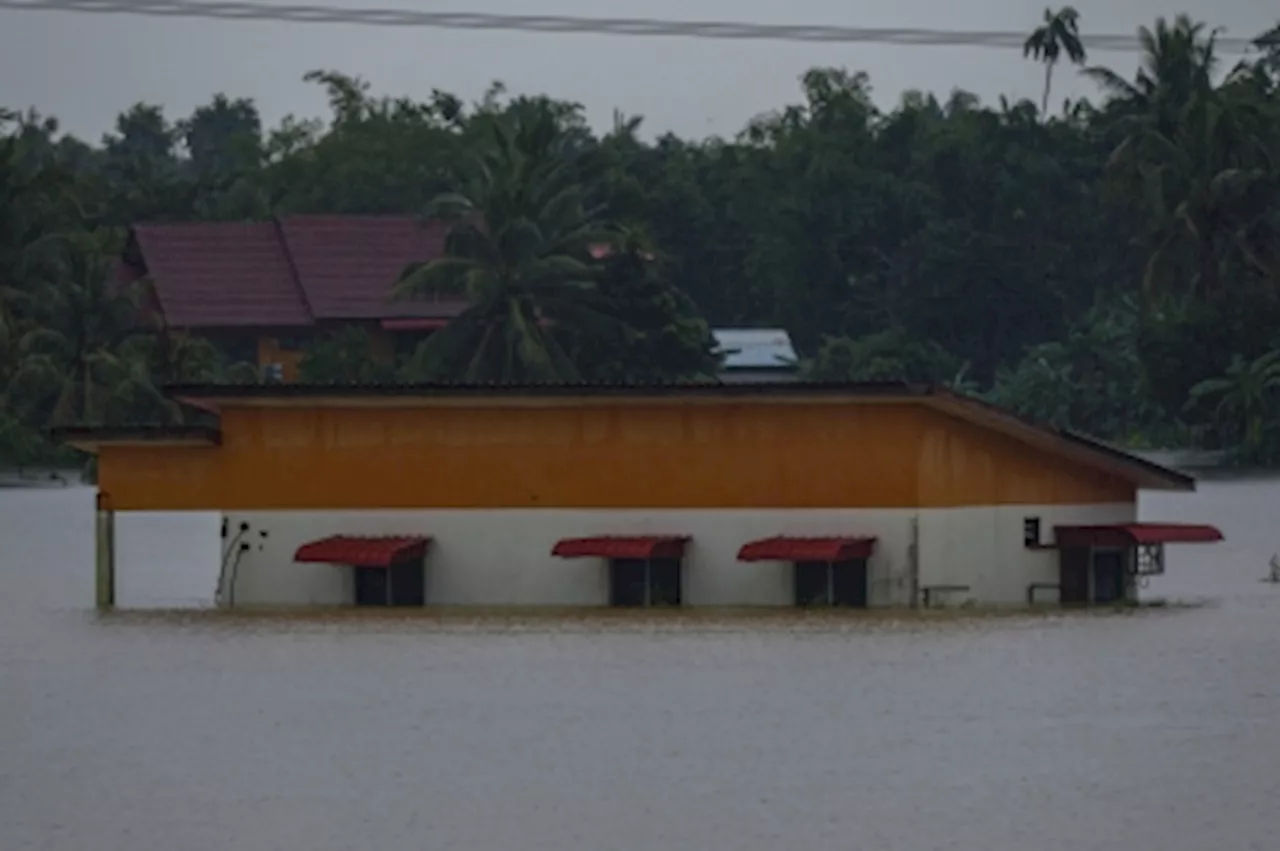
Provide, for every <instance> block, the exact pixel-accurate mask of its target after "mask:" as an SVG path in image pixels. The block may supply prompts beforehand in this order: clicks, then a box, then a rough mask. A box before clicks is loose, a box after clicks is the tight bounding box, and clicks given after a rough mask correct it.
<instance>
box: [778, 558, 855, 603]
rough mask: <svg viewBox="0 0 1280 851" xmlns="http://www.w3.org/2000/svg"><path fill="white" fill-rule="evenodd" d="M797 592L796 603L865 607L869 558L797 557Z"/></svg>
mask: <svg viewBox="0 0 1280 851" xmlns="http://www.w3.org/2000/svg"><path fill="white" fill-rule="evenodd" d="M795 594H796V605H797V606H841V607H847V608H853V609H863V608H866V606H867V561H866V559H853V560H852V561H838V562H835V563H834V564H829V563H827V562H825V561H798V562H796V566H795Z"/></svg>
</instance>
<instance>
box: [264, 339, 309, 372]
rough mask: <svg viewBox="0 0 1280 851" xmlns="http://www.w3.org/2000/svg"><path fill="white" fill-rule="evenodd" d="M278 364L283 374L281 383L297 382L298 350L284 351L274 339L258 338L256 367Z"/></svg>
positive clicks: (299, 358)
mask: <svg viewBox="0 0 1280 851" xmlns="http://www.w3.org/2000/svg"><path fill="white" fill-rule="evenodd" d="M272 363H278V364H280V366H281V369H282V371H283V373H284V375H283V376H282V380H283V381H297V380H298V364H300V363H302V351H301V350H300V349H285V348H282V347H281V346H280V341H279V340H277V339H276V338H275V337H259V338H258V366H260V367H265V366H266V365H267V364H272Z"/></svg>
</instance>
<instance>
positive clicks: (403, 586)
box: [387, 560, 427, 606]
mask: <svg viewBox="0 0 1280 851" xmlns="http://www.w3.org/2000/svg"><path fill="white" fill-rule="evenodd" d="M387 572H388V573H389V574H390V576H391V601H390V605H392V606H423V605H426V602H427V600H426V596H427V581H426V571H425V570H424V568H423V563H422V561H420V560H419V561H406V562H401V563H400V564H393V565H392V566H391V567H390V568H388V569H387Z"/></svg>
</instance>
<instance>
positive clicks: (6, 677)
mask: <svg viewBox="0 0 1280 851" xmlns="http://www.w3.org/2000/svg"><path fill="white" fill-rule="evenodd" d="M91 509H92V494H91V492H90V491H88V490H87V489H80V488H76V489H39V490H19V489H5V490H0V826H2V827H0V831H2V832H0V836H2V837H3V838H2V839H0V848H3V849H4V851H20V850H23V849H50V850H51V851H53V849H56V851H76V850H77V849H93V851H147V849H163V851H196V849H199V851H206V849H234V851H275V849H281V851H339V849H341V851H347V850H348V849H350V851H357V849H358V850H359V851H384V850H385V851H399V849H406V851H408V849H412V851H423V849H429V851H436V849H466V850H467V851H516V850H517V849H518V851H543V849H546V851H579V849H581V851H587V850H588V849H590V851H599V849H618V851H650V849H652V850H653V851H677V849H678V850H679V851H688V849H698V851H703V849H734V851H753V850H754V849H761V851H765V849H767V851H776V849H779V848H796V849H842V850H843V849H859V851H860V850H861V849H872V850H873V851H874V850H875V849H882V851H899V849H901V851H931V849H964V851H970V849H972V850H973V851H1056V850H1057V849H1064V851H1065V849H1072V851H1077V850H1078V849H1117V851H1119V849H1124V851H1145V849H1160V851H1181V850H1182V849H1186V851H1205V849H1217V848H1221V849H1224V851H1225V849H1231V851H1236V849H1242V850H1243V849H1253V848H1258V849H1261V848H1267V849H1271V848H1274V847H1276V845H1275V843H1276V838H1277V836H1280V795H1277V791H1276V790H1277V788H1280V787H1278V786H1277V779H1278V778H1280V586H1273V585H1269V584H1265V583H1263V582H1261V581H1260V579H1261V577H1262V576H1263V575H1264V574H1265V573H1266V570H1267V560H1268V559H1269V558H1270V557H1271V555H1272V553H1273V552H1274V551H1276V550H1280V481H1275V480H1247V481H1232V482H1207V483H1203V484H1202V485H1201V489H1200V492H1199V493H1197V494H1195V495H1190V496H1188V495H1179V496H1165V495H1159V496H1154V497H1151V498H1144V501H1143V508H1142V511H1143V516H1144V518H1145V519H1163V520H1196V521H1205V522H1213V523H1217V524H1218V525H1219V526H1220V527H1221V528H1222V529H1223V531H1224V532H1225V533H1226V535H1227V541H1226V542H1225V543H1223V544H1221V545H1217V546H1212V547H1199V548H1193V547H1183V548H1179V549H1177V550H1171V551H1170V556H1169V559H1168V569H1169V573H1168V575H1167V576H1166V577H1163V578H1162V579H1161V580H1159V581H1157V582H1153V584H1152V585H1151V586H1150V587H1149V588H1148V589H1146V592H1145V593H1146V594H1147V595H1148V597H1150V598H1165V599H1169V600H1174V601H1187V602H1190V603H1192V604H1193V605H1188V606H1171V607H1169V608H1165V609H1146V610H1142V611H1138V612H1133V613H1129V614H1123V615H1085V616H1043V615H1038V616H1004V617H954V616H949V617H932V618H923V619H921V618H910V617H907V618H903V617H898V616H887V615H873V616H867V617H862V618H859V617H856V616H849V617H840V618H831V617H828V618H803V617H796V616H792V615H790V614H789V613H776V612H775V613H771V614H768V615H760V616H752V615H750V614H748V613H741V612H738V613H695V614H691V615H688V616H676V617H644V616H636V617H616V616H612V617H611V616H601V615H598V614H586V615H561V616H552V615H541V616H536V617H535V616H530V617H523V616H518V615H512V614H510V613H507V614H503V615H496V614H487V615H484V616H476V615H470V614H458V613H454V614H446V615H431V616H426V617H414V618H410V617H404V616H400V617H390V618H378V617H370V616H363V615H362V616H356V617H352V616H341V615H325V616H315V615H297V614H295V615H292V616H287V617H284V616H282V617H260V616H259V617H247V616H241V617H235V618H228V617H219V616H210V615H208V614H200V613H185V614H184V613H172V612H170V613H165V614H125V615H120V616H115V617H110V618H106V619H101V618H97V617H95V616H94V615H92V614H91V613H90V612H89V609H88V607H89V605H90V603H91V601H92V562H91V558H92V557H91V553H92V539H91V535H92V530H91ZM170 543H171V542H170ZM156 569H157V570H162V571H166V572H168V573H170V574H171V575H172V576H174V577H177V579H176V580H174V581H176V582H178V583H179V584H181V583H182V582H187V583H188V584H189V585H190V588H189V591H190V594H189V596H190V598H191V599H198V598H201V597H205V596H207V592H208V590H209V589H208V588H207V587H206V586H207V585H208V578H207V577H205V576H204V575H203V573H201V572H198V571H193V572H192V574H191V576H190V577H185V576H184V574H183V573H182V569H181V568H176V567H175V568H171V567H170V566H165V565H160V566H157V568H156ZM178 596H183V595H182V594H179V595H178Z"/></svg>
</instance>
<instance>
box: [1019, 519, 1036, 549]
mask: <svg viewBox="0 0 1280 851" xmlns="http://www.w3.org/2000/svg"><path fill="white" fill-rule="evenodd" d="M1022 543H1023V545H1024V546H1027V547H1038V546H1040V518H1039V517H1025V518H1023V520H1022Z"/></svg>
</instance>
